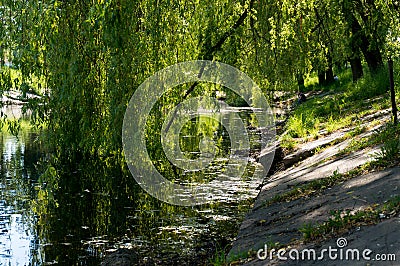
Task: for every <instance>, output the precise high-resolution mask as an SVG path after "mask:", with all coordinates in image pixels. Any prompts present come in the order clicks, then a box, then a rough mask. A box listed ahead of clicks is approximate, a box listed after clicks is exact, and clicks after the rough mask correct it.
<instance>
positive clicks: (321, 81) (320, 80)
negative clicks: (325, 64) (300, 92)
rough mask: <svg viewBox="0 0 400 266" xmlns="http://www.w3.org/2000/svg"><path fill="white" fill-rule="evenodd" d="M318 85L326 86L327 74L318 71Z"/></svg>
mask: <svg viewBox="0 0 400 266" xmlns="http://www.w3.org/2000/svg"><path fill="white" fill-rule="evenodd" d="M318 84H319V85H321V86H323V85H325V72H324V71H321V70H318Z"/></svg>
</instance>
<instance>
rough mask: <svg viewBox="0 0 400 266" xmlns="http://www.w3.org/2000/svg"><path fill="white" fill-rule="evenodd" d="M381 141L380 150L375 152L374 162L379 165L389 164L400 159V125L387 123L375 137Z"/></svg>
mask: <svg viewBox="0 0 400 266" xmlns="http://www.w3.org/2000/svg"><path fill="white" fill-rule="evenodd" d="M377 141H379V142H380V143H383V146H382V147H381V150H380V152H378V153H377V154H375V161H374V163H375V164H376V165H379V166H387V165H391V164H392V163H394V162H398V161H399V159H400V127H399V126H398V125H397V126H395V125H388V126H387V127H386V128H385V130H383V131H382V133H381V134H380V136H379V138H378V139H377Z"/></svg>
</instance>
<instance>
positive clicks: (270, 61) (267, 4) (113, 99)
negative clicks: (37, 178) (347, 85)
mask: <svg viewBox="0 0 400 266" xmlns="http://www.w3.org/2000/svg"><path fill="white" fill-rule="evenodd" d="M399 8H400V4H399V2H398V1H397V0H389V1H386V0H385V1H383V0H366V1H361V0H322V1H321V0H320V1H315V0H301V1H297V0H296V1H293V0H274V1H271V0H241V1H227V0H222V1H210V0H205V1H199V0H193V1H182V0H168V1H147V0H143V1H142V0H140V1H127V0H109V1H105V0H96V1H93V0H92V1H72V0H71V1H69V0H63V1H58V0H42V1H28V0H21V1H13V0H3V1H0V15H1V27H0V36H1V38H0V40H1V45H0V57H1V74H0V75H1V76H0V85H1V92H4V91H6V90H9V89H12V88H13V89H17V90H20V91H21V92H22V93H23V95H24V94H25V93H28V92H34V93H36V94H39V95H40V96H41V98H40V100H37V99H36V100H28V105H27V106H28V108H30V109H31V110H32V112H33V113H32V118H33V122H34V123H36V124H43V123H44V124H46V125H47V126H48V128H49V132H50V133H49V134H50V140H51V141H52V143H53V144H54V145H53V146H54V147H55V151H56V152H58V153H60V154H61V153H62V154H64V155H65V156H67V157H71V158H75V157H76V156H78V157H79V156H91V155H96V156H100V157H102V156H104V157H108V156H113V155H115V156H117V157H119V156H121V130H120V129H121V127H122V119H123V115H124V112H125V109H126V106H127V103H128V101H129V98H130V97H131V95H132V94H133V92H134V91H135V89H136V88H137V87H138V86H139V85H140V84H141V83H142V82H143V81H144V80H145V79H146V78H147V77H148V76H150V75H152V74H153V73H155V72H156V71H157V70H160V69H162V68H164V67H166V66H169V65H171V64H174V63H177V62H183V61H187V60H196V59H208V60H217V61H221V62H224V63H227V64H231V65H233V66H235V67H237V68H239V69H240V70H242V71H244V72H246V73H248V75H249V76H250V77H251V78H253V79H254V80H255V81H256V82H257V83H258V84H259V85H260V87H262V89H263V90H264V92H265V94H267V95H268V94H269V92H271V91H275V90H294V89H295V88H296V84H297V83H296V82H300V83H301V80H302V79H303V77H304V76H305V75H307V74H309V73H311V72H317V73H318V76H319V78H320V82H331V81H332V79H333V68H334V66H339V67H342V66H343V65H344V62H347V61H349V62H350V63H351V67H352V70H353V80H354V81H356V80H357V79H359V78H360V77H361V76H362V75H363V69H362V61H365V62H366V63H367V65H368V68H369V70H370V71H371V72H372V73H373V72H376V71H378V69H379V68H381V67H382V66H383V65H384V61H385V58H387V57H390V58H393V59H394V60H397V58H398V56H399V51H400V49H399V46H400V45H399V42H400V41H399V36H400V30H399V28H400V26H399V25H400V24H399V18H400V15H399V14H400V12H399ZM15 69H16V70H18V71H14V70H15ZM300 83H299V84H300ZM197 87H201V86H197ZM196 93H202V94H204V93H206V94H210V95H212V93H213V90H212V89H204V87H203V89H202V90H201V92H199V89H197V88H196V86H186V87H185V86H183V87H182V88H179V89H177V90H174V91H172V92H171V93H170V95H168V98H166V99H165V101H164V102H163V105H164V106H161V105H160V110H161V109H162V108H168V106H169V105H173V104H175V103H176V102H179V100H180V99H183V98H184V97H187V96H188V95H189V94H194V95H196ZM143 100H145V99H143Z"/></svg>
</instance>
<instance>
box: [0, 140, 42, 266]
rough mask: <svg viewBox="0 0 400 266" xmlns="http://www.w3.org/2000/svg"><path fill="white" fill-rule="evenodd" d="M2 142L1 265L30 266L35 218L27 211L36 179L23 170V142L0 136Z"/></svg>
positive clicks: (32, 255)
mask: <svg viewBox="0 0 400 266" xmlns="http://www.w3.org/2000/svg"><path fill="white" fill-rule="evenodd" d="M1 141H2V156H1V182H0V265H29V264H30V263H31V262H32V260H33V257H34V256H36V254H37V246H36V243H37V242H36V239H37V236H36V233H35V226H34V224H35V216H34V214H33V212H32V210H31V209H30V208H29V206H30V201H31V200H33V199H34V198H35V194H36V193H35V190H34V187H35V184H36V178H37V176H35V173H33V172H32V171H31V169H30V167H29V166H28V167H26V160H25V157H24V154H25V148H26V147H25V139H19V140H18V139H17V138H16V137H13V136H10V135H7V134H6V135H4V134H2V135H1ZM28 163H29V162H28Z"/></svg>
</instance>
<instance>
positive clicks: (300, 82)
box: [296, 74, 306, 92]
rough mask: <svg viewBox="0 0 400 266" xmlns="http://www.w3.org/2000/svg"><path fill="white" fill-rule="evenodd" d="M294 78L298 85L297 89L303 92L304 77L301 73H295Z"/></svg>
mask: <svg viewBox="0 0 400 266" xmlns="http://www.w3.org/2000/svg"><path fill="white" fill-rule="evenodd" d="M296 79H297V85H299V91H300V92H304V89H305V88H306V87H305V86H304V77H303V75H302V74H297V76H296Z"/></svg>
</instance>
